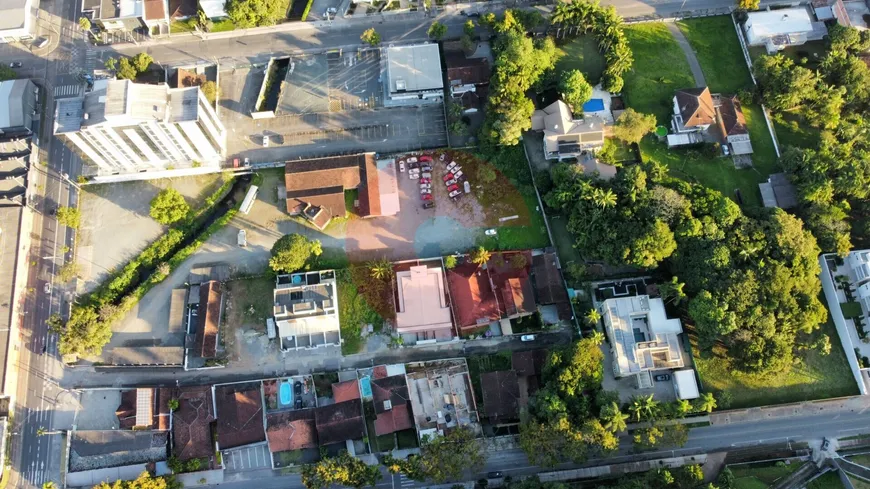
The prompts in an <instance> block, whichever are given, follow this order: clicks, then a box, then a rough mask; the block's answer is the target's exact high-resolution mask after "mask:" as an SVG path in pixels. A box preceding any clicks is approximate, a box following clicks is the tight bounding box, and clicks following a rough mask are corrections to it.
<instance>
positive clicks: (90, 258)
mask: <svg viewBox="0 0 870 489" xmlns="http://www.w3.org/2000/svg"><path fill="white" fill-rule="evenodd" d="M220 178H221V176H220V175H219V174H210V175H202V176H197V177H185V178H174V179H172V180H169V179H162V180H148V181H141V182H127V183H107V184H102V185H88V186H85V187H83V189H84V192H83V193H82V199H81V211H82V226H81V228H80V230H79V235H78V250H77V252H76V260H77V261H78V263H79V266H80V267H81V272H82V273H81V276H82V279H83V280H82V281H81V282H79V293H82V292H85V291H89V290H91V289H93V288H94V287H95V286H96V285H97V283H98V282H99V281H101V280H103V279H104V278H105V277H106V275H108V273H109V271H110V270H112V269H114V268H115V267H118V266H119V265H123V264H125V263H126V262H127V261H129V260H130V259H131V258H133V257H135V256H136V255H137V254H138V253H139V252H140V251H141V250H142V249H144V248H145V247H146V246H147V245H148V243H150V242H152V241H154V240H155V239H157V238H158V237H159V236H160V235H161V234H162V233H163V232H165V230H166V226H163V225H161V224H159V223H158V222H156V221H155V220H154V219H151V216H149V215H148V212H149V209H150V205H151V199H153V198H154V196H155V195H157V193H158V192H160V191H161V190H163V189H164V188H167V187H170V186H171V187H173V188H175V189H176V190H178V191H179V192H181V194H182V195H184V196H185V197H187V201H188V202H189V203H190V205H191V207H196V206H198V205H200V204H201V203H202V201H203V200H204V198H205V196H207V195H208V194H209V192H210V191H212V190H214V189H215V188H216V187H217V186H218V185H220V182H219V180H220Z"/></svg>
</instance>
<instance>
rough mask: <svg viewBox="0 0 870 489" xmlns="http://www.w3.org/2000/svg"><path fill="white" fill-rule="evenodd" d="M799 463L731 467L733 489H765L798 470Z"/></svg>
mask: <svg viewBox="0 0 870 489" xmlns="http://www.w3.org/2000/svg"><path fill="white" fill-rule="evenodd" d="M800 466H801V463H800V462H792V463H791V464H790V465H781V466H776V465H769V464H767V463H765V464H764V465H760V464H753V465H731V466H729V468H730V469H731V472H732V473H734V479H735V480H734V485H733V486H732V487H733V488H734V489H756V488H757V489H767V488H768V487H770V486H771V485H772V484H773V483H774V482H776V481H777V480H779V479H781V478H783V477H785V476H787V475H789V474H791V473H792V472H794V471H795V470H797V469H798V468H800Z"/></svg>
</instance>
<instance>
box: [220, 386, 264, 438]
mask: <svg viewBox="0 0 870 489" xmlns="http://www.w3.org/2000/svg"><path fill="white" fill-rule="evenodd" d="M215 397H216V399H215V401H216V402H217V436H218V443H220V447H221V449H226V448H235V447H240V446H244V445H250V444H252V443H257V442H261V441H264V440H265V439H266V433H265V431H264V428H263V401H262V395H261V393H260V384H259V382H252V383H246V384H230V385H221V386H217V387H215Z"/></svg>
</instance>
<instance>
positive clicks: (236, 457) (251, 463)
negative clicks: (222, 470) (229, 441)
mask: <svg viewBox="0 0 870 489" xmlns="http://www.w3.org/2000/svg"><path fill="white" fill-rule="evenodd" d="M221 456H222V457H223V462H224V467H226V470H227V471H228V472H243V471H246V470H256V469H270V468H272V457H271V454H270V453H269V447H268V445H266V444H265V443H262V444H259V445H254V446H247V447H240V448H233V449H231V450H221Z"/></svg>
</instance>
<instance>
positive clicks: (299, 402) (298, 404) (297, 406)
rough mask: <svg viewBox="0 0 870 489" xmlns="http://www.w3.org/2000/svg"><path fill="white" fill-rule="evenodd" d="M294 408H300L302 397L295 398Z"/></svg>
mask: <svg viewBox="0 0 870 489" xmlns="http://www.w3.org/2000/svg"><path fill="white" fill-rule="evenodd" d="M296 409H302V398H301V397H297V398H296Z"/></svg>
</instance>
